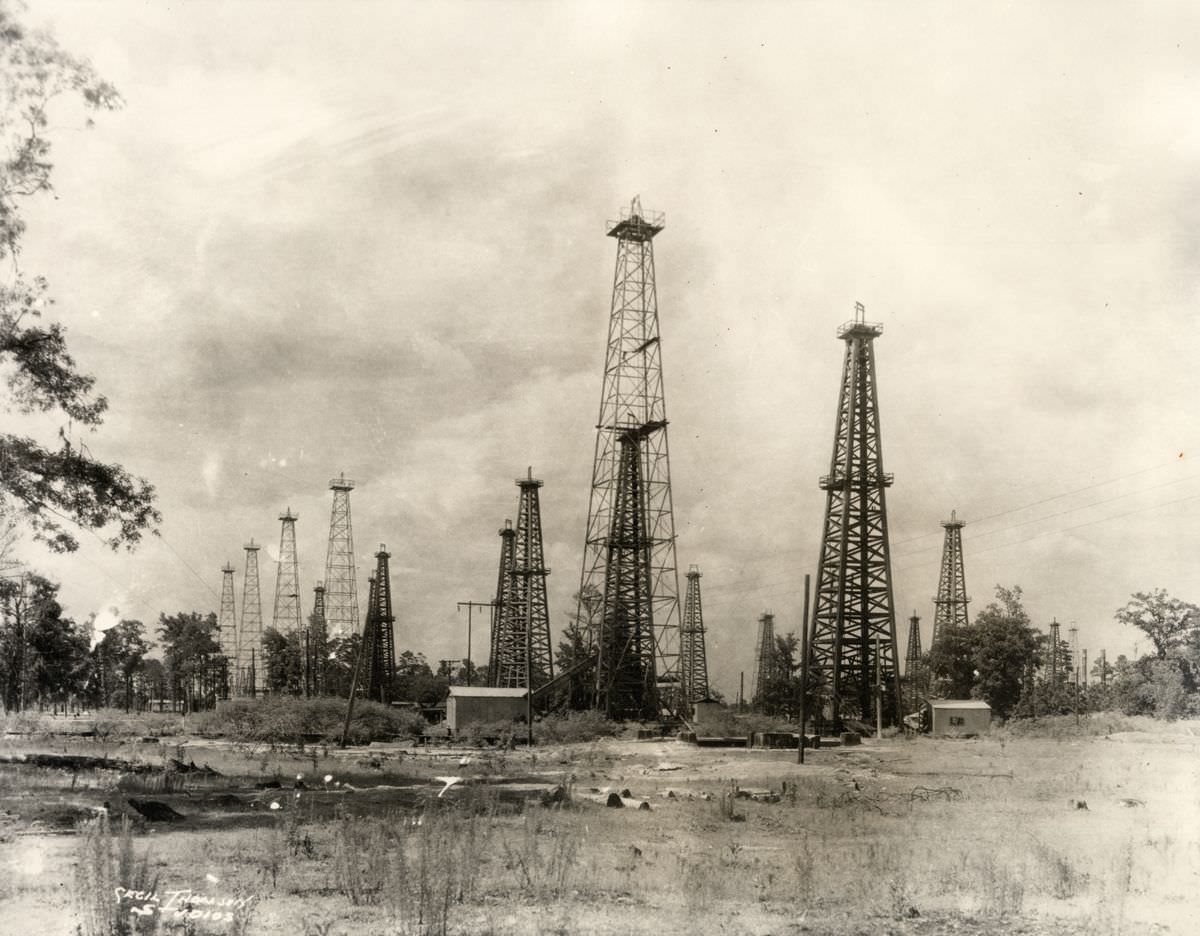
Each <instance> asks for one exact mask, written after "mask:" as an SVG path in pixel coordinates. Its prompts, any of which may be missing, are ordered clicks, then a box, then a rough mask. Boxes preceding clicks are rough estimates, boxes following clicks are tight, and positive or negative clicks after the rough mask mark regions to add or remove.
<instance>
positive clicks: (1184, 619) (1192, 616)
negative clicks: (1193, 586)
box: [1115, 588, 1200, 660]
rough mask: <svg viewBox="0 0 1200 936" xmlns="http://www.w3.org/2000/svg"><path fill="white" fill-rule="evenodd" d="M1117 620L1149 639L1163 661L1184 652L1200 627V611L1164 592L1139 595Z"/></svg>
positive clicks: (1135, 596)
mask: <svg viewBox="0 0 1200 936" xmlns="http://www.w3.org/2000/svg"><path fill="white" fill-rule="evenodd" d="M1115 617H1116V619H1117V621H1119V622H1120V623H1121V624H1125V625H1127V626H1129V627H1136V628H1137V629H1138V630H1140V631H1141V632H1142V633H1144V634H1145V635H1146V636H1147V637H1149V638H1150V641H1151V643H1153V644H1154V653H1155V655H1156V656H1157V657H1158V659H1160V660H1165V659H1166V658H1167V657H1168V656H1169V655H1171V654H1172V653H1173V652H1174V651H1176V650H1179V649H1181V648H1182V647H1183V645H1184V643H1185V641H1186V640H1187V637H1188V634H1189V633H1191V632H1193V631H1195V630H1196V628H1197V626H1200V608H1197V607H1196V606H1195V605H1194V604H1191V603H1189V602H1186V601H1180V600H1179V599H1178V598H1172V597H1171V596H1170V595H1168V594H1167V591H1166V589H1164V588H1155V589H1153V590H1151V591H1148V592H1135V593H1134V594H1133V596H1132V597H1131V598H1130V600H1129V601H1128V602H1127V603H1126V604H1125V606H1124V607H1123V608H1119V609H1118V610H1117V613H1116V615H1115Z"/></svg>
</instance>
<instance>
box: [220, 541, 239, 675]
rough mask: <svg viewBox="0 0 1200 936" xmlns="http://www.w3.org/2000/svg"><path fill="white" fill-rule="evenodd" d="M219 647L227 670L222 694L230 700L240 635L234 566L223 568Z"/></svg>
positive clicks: (226, 564)
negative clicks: (235, 603)
mask: <svg viewBox="0 0 1200 936" xmlns="http://www.w3.org/2000/svg"><path fill="white" fill-rule="evenodd" d="M217 636H218V638H219V643H218V646H219V647H220V649H221V656H223V657H224V658H225V670H224V672H223V673H222V674H221V685H220V690H219V691H220V693H221V696H222V698H226V699H228V698H229V696H230V694H231V693H233V692H235V691H236V690H235V689H234V686H233V680H234V679H235V678H236V673H237V659H238V633H237V611H236V610H235V608H234V604H233V564H232V563H229V562H227V563H225V565H223V566H221V612H220V614H218V615H217Z"/></svg>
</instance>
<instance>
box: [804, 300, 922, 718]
mask: <svg viewBox="0 0 1200 936" xmlns="http://www.w3.org/2000/svg"><path fill="white" fill-rule="evenodd" d="M882 333H883V326H882V325H878V324H873V323H868V322H866V321H865V310H864V308H863V306H862V304H861V303H856V304H855V315H854V319H853V320H852V321H849V322H846V323H845V324H844V325H842V326H841V328H839V329H838V333H837V334H838V337H839V338H840V339H842V340H843V341H844V342H845V343H846V348H845V356H844V359H843V365H842V382H841V388H840V390H839V393H838V408H837V424H836V429H835V431H834V439H833V455H832V457H831V459H830V466H829V473H828V474H827V475H825V476H823V477H822V478H821V482H820V483H821V489H822V490H824V491H825V492H826V495H827V496H826V502H825V526H824V531H823V534H822V537H821V558H820V565H819V567H818V569H817V592H816V601H815V603H814V610H813V617H812V637H811V639H810V641H809V653H810V658H811V661H812V668H813V669H815V670H817V671H819V672H820V675H821V679H822V683H823V686H822V690H823V692H824V694H825V702H826V704H825V711H824V712H823V713H822V714H823V716H824V718H825V720H826V723H827V725H828V726H829V727H832V728H833V729H834V730H837V729H838V728H839V727H840V726H841V724H842V723H843V722H842V720H843V719H844V718H857V719H862V720H864V721H874V718H873V713H874V708H875V707H874V701H875V692H874V690H875V684H876V677H877V673H876V666H877V664H878V678H879V682H880V685H881V686H882V687H883V688H882V697H881V700H880V701H881V705H882V710H883V716H884V722H885V724H892V723H894V722H895V721H896V719H897V716H898V714H899V710H900V689H899V674H898V669H897V665H896V661H897V656H898V653H897V648H896V612H895V607H894V602H893V596H892V563H891V554H890V549H889V545H888V524H887V503H886V498H885V491H886V490H887V488H888V487H890V486H891V484H892V476H891V475H890V474H887V473H886V472H884V470H883V448H882V443H881V441H880V429H879V395H878V385H877V383H876V376H875V351H874V341H875V339H876V338H877V337H879V335H880V334H882Z"/></svg>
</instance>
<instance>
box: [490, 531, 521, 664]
mask: <svg viewBox="0 0 1200 936" xmlns="http://www.w3.org/2000/svg"><path fill="white" fill-rule="evenodd" d="M516 554H517V531H516V530H514V529H513V525H512V521H511V520H505V521H504V527H503V529H501V530H500V572H499V575H498V577H497V581H496V597H495V599H494V600H493V601H492V638H491V656H490V657H489V658H488V685H489V686H492V687H493V688H495V687H500V686H502V685H503V684H502V683H501V682H499V680H498V677H499V675H500V669H501V665H500V663H501V660H504V659H509V658H511V655H512V654H513V653H514V652H516V651H515V650H514V649H513V648H512V647H511V646H510V645H509V644H510V643H511V639H512V634H511V633H509V632H507V631H506V630H505V629H504V627H503V624H502V622H503V619H504V609H505V608H506V607H508V606H509V605H510V604H511V603H512V590H513V568H514V562H515V558H516ZM506 641H507V642H506Z"/></svg>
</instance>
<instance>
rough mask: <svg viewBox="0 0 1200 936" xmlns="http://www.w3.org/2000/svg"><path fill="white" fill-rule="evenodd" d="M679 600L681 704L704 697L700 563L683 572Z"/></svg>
mask: <svg viewBox="0 0 1200 936" xmlns="http://www.w3.org/2000/svg"><path fill="white" fill-rule="evenodd" d="M687 583H688V584H687V596H686V597H685V598H684V600H683V627H682V628H681V629H680V631H679V685H680V688H681V692H680V698H681V702H682V703H683V706H684V708H685V709H686V710H687V711H688V712H690V711H691V707H692V703H694V702H699V701H700V700H701V699H707V698H708V657H707V654H706V652H705V646H704V612H703V610H702V608H701V606H700V567H699V566H696V565H693V566H692V567H691V568H689V569H688V574H687Z"/></svg>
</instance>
